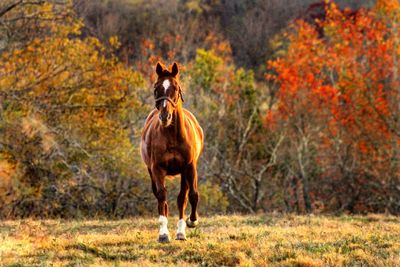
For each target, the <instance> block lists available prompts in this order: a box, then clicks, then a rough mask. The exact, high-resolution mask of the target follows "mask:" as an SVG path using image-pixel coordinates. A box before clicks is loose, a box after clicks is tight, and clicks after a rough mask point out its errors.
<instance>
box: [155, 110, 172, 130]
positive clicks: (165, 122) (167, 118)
mask: <svg viewBox="0 0 400 267" xmlns="http://www.w3.org/2000/svg"><path fill="white" fill-rule="evenodd" d="M158 118H159V120H160V123H161V125H162V126H163V127H168V126H169V125H170V124H171V122H172V114H171V113H160V115H159V116H158Z"/></svg>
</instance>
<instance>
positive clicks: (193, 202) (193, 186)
mask: <svg viewBox="0 0 400 267" xmlns="http://www.w3.org/2000/svg"><path fill="white" fill-rule="evenodd" d="M184 176H185V178H186V179H187V182H188V186H189V202H190V206H192V212H191V213H190V216H189V218H187V220H186V224H187V226H188V227H189V228H194V227H196V226H197V225H198V224H199V221H198V214H197V205H198V203H199V198H200V195H199V192H198V189H197V169H196V164H195V163H192V164H190V165H189V166H188V167H187V168H186V169H185V172H184Z"/></svg>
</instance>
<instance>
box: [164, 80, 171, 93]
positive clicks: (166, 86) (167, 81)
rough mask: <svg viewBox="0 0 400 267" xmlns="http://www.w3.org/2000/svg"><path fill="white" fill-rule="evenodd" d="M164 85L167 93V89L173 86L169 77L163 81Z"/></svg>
mask: <svg viewBox="0 0 400 267" xmlns="http://www.w3.org/2000/svg"><path fill="white" fill-rule="evenodd" d="M162 86H163V87H164V90H165V94H166V93H167V89H168V88H169V87H170V86H171V82H170V81H169V80H168V79H166V80H164V81H163V83H162Z"/></svg>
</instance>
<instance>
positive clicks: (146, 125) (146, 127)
mask: <svg viewBox="0 0 400 267" xmlns="http://www.w3.org/2000/svg"><path fill="white" fill-rule="evenodd" d="M156 113H157V109H153V110H152V111H151V112H150V114H149V115H148V116H147V118H146V121H145V123H144V127H143V130H142V140H144V139H145V137H146V134H147V132H148V130H149V128H150V126H151V123H152V122H153V118H154V117H155V115H156Z"/></svg>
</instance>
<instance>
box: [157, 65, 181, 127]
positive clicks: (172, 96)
mask: <svg viewBox="0 0 400 267" xmlns="http://www.w3.org/2000/svg"><path fill="white" fill-rule="evenodd" d="M156 73H157V75H158V79H157V82H156V83H155V84H154V99H155V105H156V108H157V109H158V111H159V117H158V118H159V121H160V124H161V125H162V126H163V127H168V126H170V125H171V123H172V118H173V113H174V112H175V110H176V108H177V107H178V105H179V104H180V103H179V102H180V101H183V98H182V89H181V87H180V85H179V81H178V74H179V69H178V65H177V64H176V63H174V64H173V65H172V69H171V71H170V70H168V69H167V68H165V67H164V66H163V65H162V64H161V63H160V62H158V63H157V67H156Z"/></svg>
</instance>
